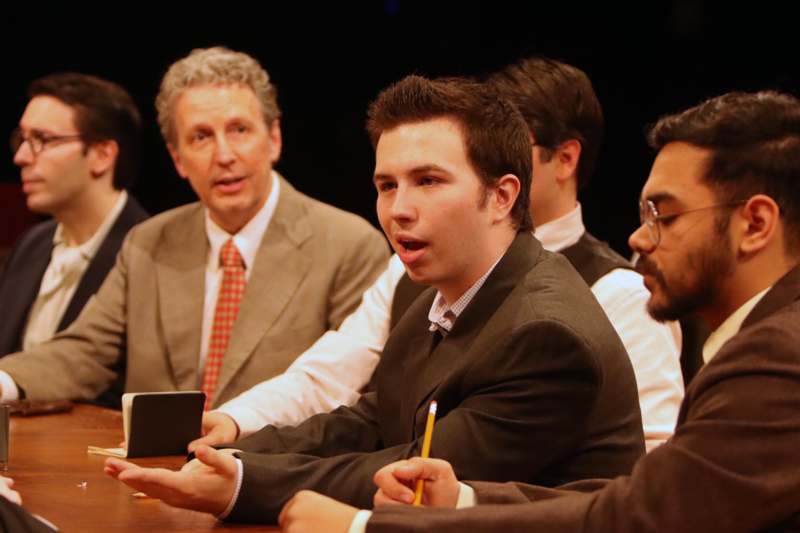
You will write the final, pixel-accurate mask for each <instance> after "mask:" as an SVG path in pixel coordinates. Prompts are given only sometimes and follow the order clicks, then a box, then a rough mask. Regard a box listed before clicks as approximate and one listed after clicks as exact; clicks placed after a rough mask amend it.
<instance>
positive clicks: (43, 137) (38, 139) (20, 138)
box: [10, 128, 82, 156]
mask: <svg viewBox="0 0 800 533" xmlns="http://www.w3.org/2000/svg"><path fill="white" fill-rule="evenodd" d="M81 138H82V137H81V135H80V134H79V133H78V134H73V135H48V134H46V133H41V132H38V131H33V132H31V133H30V134H28V135H27V136H25V135H23V134H22V130H20V129H19V128H16V129H15V130H14V131H12V132H11V139H10V142H11V151H12V152H13V153H15V154H16V153H17V151H18V150H19V148H20V146H22V143H28V146H29V147H30V149H31V152H33V155H35V156H36V155H39V154H40V153H42V151H43V150H44V149H45V148H47V147H48V146H52V145H54V144H59V143H63V142H70V141H77V140H80V139H81Z"/></svg>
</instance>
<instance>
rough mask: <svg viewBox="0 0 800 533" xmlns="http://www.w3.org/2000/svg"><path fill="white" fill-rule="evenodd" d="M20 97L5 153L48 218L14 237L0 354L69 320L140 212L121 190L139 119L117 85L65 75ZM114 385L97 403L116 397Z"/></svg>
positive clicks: (133, 157) (132, 167) (135, 159)
mask: <svg viewBox="0 0 800 533" xmlns="http://www.w3.org/2000/svg"><path fill="white" fill-rule="evenodd" d="M28 96H29V97H30V101H29V102H28V105H27V107H26V108H25V111H24V113H23V114H22V118H21V119H20V121H19V127H18V128H17V129H15V130H14V132H13V133H12V134H11V151H12V153H13V154H14V164H16V165H17V166H18V167H20V170H21V177H22V188H23V191H24V193H25V197H26V202H27V205H28V208H29V209H31V210H32V211H35V212H37V213H42V214H45V215H50V216H52V220H48V221H46V222H42V223H41V224H39V225H37V226H35V227H34V228H32V229H31V230H30V231H29V232H28V233H26V234H25V235H24V236H23V237H22V238H21V239H20V240H19V241H18V243H17V244H16V246H15V247H14V249H13V250H12V252H11V254H10V255H9V257H8V260H7V263H6V265H5V269H4V270H3V272H2V275H1V276H0V302H3V307H4V310H5V317H4V320H3V321H1V322H0V357H2V356H4V355H5V354H8V353H11V352H16V351H19V350H23V349H24V350H28V349H30V348H32V347H33V346H36V345H38V344H40V343H42V342H44V341H46V340H48V339H50V337H52V336H53V335H54V334H55V333H57V332H59V331H61V330H63V329H65V328H66V327H67V326H69V325H70V324H71V323H72V321H73V320H74V319H75V318H77V316H78V314H80V312H81V310H82V309H83V306H84V304H85V303H86V302H87V301H88V299H89V297H90V296H91V295H92V294H94V293H95V292H96V291H97V289H98V288H99V287H100V285H101V284H102V282H103V280H104V279H105V277H106V274H107V273H108V271H109V270H110V269H111V267H112V266H113V264H114V259H115V257H116V255H117V251H118V250H119V248H120V246H121V245H122V240H123V238H124V237H125V235H126V234H127V232H128V230H129V229H130V228H131V227H132V226H133V225H135V224H136V223H138V222H141V221H142V220H144V219H145V218H147V213H146V212H145V211H144V209H142V207H141V206H140V205H139V204H138V203H137V202H136V200H135V199H133V198H132V197H130V196H128V194H127V192H126V189H127V188H128V187H130V186H131V185H132V184H133V182H134V181H135V178H136V174H137V172H138V164H139V133H140V129H141V119H140V116H139V110H138V109H137V107H136V104H135V103H134V101H133V99H132V98H131V96H130V95H129V94H128V93H127V92H126V91H125V89H123V88H122V87H120V86H119V85H117V84H115V83H112V82H110V81H107V80H103V79H100V78H97V77H94V76H88V75H85V74H78V73H65V74H54V75H50V76H45V77H43V78H40V79H37V80H35V81H34V82H33V83H31V85H30V86H29V88H28ZM0 379H2V378H0ZM112 389H113V387H112ZM112 389H109V391H107V393H105V394H103V395H102V396H100V397H99V398H98V401H99V402H100V403H102V404H110V405H114V404H116V401H118V393H115V392H113V390H112ZM5 399H9V398H5Z"/></svg>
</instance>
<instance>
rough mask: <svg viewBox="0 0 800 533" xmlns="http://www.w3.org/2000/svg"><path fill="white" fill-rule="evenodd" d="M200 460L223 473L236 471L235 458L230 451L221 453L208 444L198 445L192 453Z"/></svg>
mask: <svg viewBox="0 0 800 533" xmlns="http://www.w3.org/2000/svg"><path fill="white" fill-rule="evenodd" d="M194 455H195V457H197V458H198V459H199V460H200V462H202V463H203V464H205V465H208V466H210V467H211V468H213V469H215V470H217V471H218V472H220V473H224V474H228V475H231V474H234V473H235V472H236V460H235V459H234V458H233V456H232V455H231V454H230V453H223V452H221V451H219V450H215V449H214V448H211V447H209V446H205V445H200V446H198V447H197V449H196V450H195V453H194Z"/></svg>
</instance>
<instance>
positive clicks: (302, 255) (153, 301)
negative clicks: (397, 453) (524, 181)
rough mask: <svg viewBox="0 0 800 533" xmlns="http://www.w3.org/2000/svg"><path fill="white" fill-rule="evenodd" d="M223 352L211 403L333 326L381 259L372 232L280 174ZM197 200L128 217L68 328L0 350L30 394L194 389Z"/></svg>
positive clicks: (283, 364) (279, 368) (199, 308)
mask: <svg viewBox="0 0 800 533" xmlns="http://www.w3.org/2000/svg"><path fill="white" fill-rule="evenodd" d="M280 187H281V189H280V197H279V201H278V205H277V207H276V210H275V213H274V215H273V218H272V221H271V222H270V224H269V227H268V228H267V231H266V233H265V234H264V237H263V239H262V241H261V246H260V248H259V250H258V254H257V256H256V261H255V264H254V266H253V268H254V270H253V272H252V274H251V275H250V279H249V281H248V283H247V288H246V289H245V294H244V297H243V300H242V303H241V307H240V310H239V316H238V318H237V320H236V323H235V324H234V328H233V332H232V335H231V341H230V345H229V346H228V351H227V352H226V354H225V357H224V358H223V364H222V371H221V373H220V377H219V382H218V384H217V393H216V394H215V397H214V398H213V405H214V406H217V405H219V404H221V403H223V402H225V401H227V400H229V399H231V398H233V397H234V396H236V395H237V394H239V393H240V392H242V391H244V390H247V389H248V388H250V387H251V386H253V385H255V384H256V383H260V382H261V381H263V380H265V379H268V378H270V377H272V376H275V375H277V374H280V373H281V372H283V371H284V370H285V369H286V368H287V367H288V366H289V364H291V362H292V361H293V360H294V359H295V358H296V357H297V356H298V355H299V354H300V353H302V352H303V350H305V349H306V348H308V346H310V345H311V344H312V343H313V342H314V341H315V340H316V339H317V338H318V337H319V336H320V335H322V334H323V333H324V332H325V331H327V330H328V329H330V328H335V327H337V326H338V325H339V323H340V322H341V321H342V320H343V319H344V318H345V317H346V316H347V315H348V313H350V312H351V311H352V310H353V308H355V307H356V305H357V304H358V302H359V299H360V298H361V294H362V292H363V291H364V289H366V288H367V287H368V286H369V285H370V283H372V281H373V280H374V278H375V277H376V276H377V275H378V274H379V273H380V272H381V271H382V270H383V269H385V268H386V258H387V256H388V249H387V246H386V241H385V240H384V238H383V236H382V235H381V234H380V233H379V232H378V231H377V230H375V229H374V228H373V227H371V226H370V225H369V224H368V223H367V222H366V221H364V220H363V219H361V218H359V217H357V216H355V215H353V214H351V213H345V212H343V211H340V210H338V209H336V208H334V207H331V206H329V205H325V204H323V203H321V202H318V201H316V200H313V199H311V198H309V197H307V196H305V195H303V194H301V193H300V192H298V191H296V190H295V189H293V188H292V187H291V186H290V185H289V184H288V183H287V182H286V181H283V180H281V186H280ZM208 246H209V245H208V239H207V237H206V234H205V222H204V208H203V206H202V204H200V203H194V204H190V205H187V206H184V207H179V208H177V209H173V210H171V211H168V212H166V213H163V214H161V215H159V216H156V217H153V218H151V219H150V220H148V221H147V222H145V223H143V224H141V225H139V226H137V227H136V228H134V229H133V230H132V231H131V232H130V234H129V235H128V237H127V239H126V240H125V243H124V244H123V247H122V250H121V251H120V254H119V256H118V258H117V264H116V265H115V267H114V268H113V269H112V271H111V272H110V273H109V276H108V278H107V279H106V281H105V283H104V284H103V286H102V287H101V288H100V291H99V292H98V293H97V295H96V296H95V297H93V298H92V299H91V300H90V301H89V303H88V304H87V306H86V307H85V308H84V311H83V312H82V313H81V315H80V316H79V317H78V319H77V320H76V321H75V322H74V323H73V324H72V326H71V327H69V328H68V329H66V330H65V331H63V332H62V333H60V334H58V335H57V336H56V337H54V338H53V340H51V341H49V342H46V343H44V344H42V345H40V346H38V347H36V348H35V349H33V350H31V351H29V352H27V353H24V352H23V353H18V354H13V355H9V356H7V357H4V358H3V359H2V360H0V370H5V371H6V372H8V373H9V374H10V375H11V377H12V378H14V381H15V382H16V383H17V384H18V385H19V386H20V388H21V389H23V390H24V392H25V394H26V396H27V397H28V398H33V399H56V398H72V399H92V398H94V397H95V396H96V395H97V394H98V393H100V392H101V391H103V390H105V389H106V388H107V387H108V385H109V384H110V383H111V382H112V381H113V380H114V379H115V378H116V377H117V372H115V371H114V370H113V368H114V367H115V365H118V364H119V363H120V362H121V361H122V362H124V363H125V366H126V367H127V368H126V369H125V391H126V392H141V391H170V390H190V389H197V388H198V387H199V385H200V383H199V379H200V376H201V372H200V369H198V357H199V353H200V340H201V339H200V336H201V329H202V314H203V300H204V285H205V269H206V261H207V257H208V249H209V248H208Z"/></svg>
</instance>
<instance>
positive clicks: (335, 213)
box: [279, 180, 385, 246]
mask: <svg viewBox="0 0 800 533" xmlns="http://www.w3.org/2000/svg"><path fill="white" fill-rule="evenodd" d="M280 194H281V200H283V201H284V202H285V203H286V207H287V210H288V211H290V212H294V213H295V214H302V215H303V217H304V218H305V220H306V221H307V222H308V223H309V224H310V226H311V229H312V231H313V234H314V235H316V236H317V237H319V236H322V237H324V238H325V239H329V240H333V241H335V242H338V243H342V242H351V243H355V242H362V241H364V240H365V239H367V240H376V242H378V240H379V241H383V236H382V233H381V232H379V231H378V230H377V229H376V228H375V227H373V226H372V224H370V223H369V222H367V221H366V220H365V219H363V218H362V217H360V216H358V215H356V214H354V213H350V212H348V211H345V210H343V209H339V208H338V207H334V206H332V205H330V204H326V203H325V202H321V201H319V200H316V199H314V198H311V197H310V196H307V195H306V194H303V193H302V192H300V191H298V190H297V189H295V188H294V187H292V186H291V185H290V184H289V183H288V182H286V181H285V180H282V181H281V192H280ZM281 200H279V203H280V202H281ZM384 246H385V244H384Z"/></svg>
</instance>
